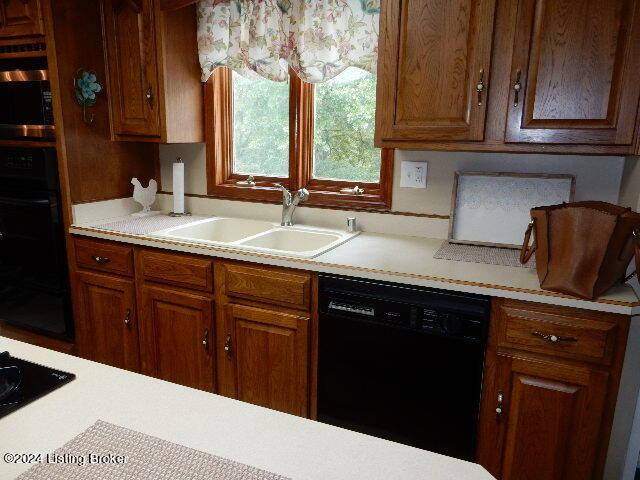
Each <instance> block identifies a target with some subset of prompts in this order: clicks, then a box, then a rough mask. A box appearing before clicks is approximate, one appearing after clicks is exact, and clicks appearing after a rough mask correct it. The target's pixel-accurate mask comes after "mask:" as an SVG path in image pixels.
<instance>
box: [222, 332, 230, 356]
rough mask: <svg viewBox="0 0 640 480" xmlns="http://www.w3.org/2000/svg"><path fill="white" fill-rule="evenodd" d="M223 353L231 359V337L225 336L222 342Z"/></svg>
mask: <svg viewBox="0 0 640 480" xmlns="http://www.w3.org/2000/svg"><path fill="white" fill-rule="evenodd" d="M224 351H225V353H226V354H227V356H228V357H231V335H227V338H226V340H225V341H224Z"/></svg>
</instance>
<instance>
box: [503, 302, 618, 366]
mask: <svg viewBox="0 0 640 480" xmlns="http://www.w3.org/2000/svg"><path fill="white" fill-rule="evenodd" d="M494 321H498V322H499V324H498V336H497V341H498V346H500V347H510V348H516V349H519V350H527V351H531V352H537V353H547V354H550V355H553V356H557V357H566V358H573V359H576V360H583V361H589V362H596V363H603V364H607V365H609V364H611V362H612V360H613V355H614V350H615V343H616V339H617V336H618V329H619V326H618V325H619V322H618V319H617V315H611V314H606V313H599V312H590V311H585V310H575V309H571V308H563V307H550V306H546V305H537V304H531V303H527V302H517V301H498V302H496V304H495V306H494Z"/></svg>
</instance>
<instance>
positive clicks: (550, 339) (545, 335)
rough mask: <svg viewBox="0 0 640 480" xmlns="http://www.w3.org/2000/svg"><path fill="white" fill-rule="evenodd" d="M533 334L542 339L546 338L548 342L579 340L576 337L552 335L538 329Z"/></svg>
mask: <svg viewBox="0 0 640 480" xmlns="http://www.w3.org/2000/svg"><path fill="white" fill-rule="evenodd" d="M531 335H533V336H534V337H538V338H541V339H543V340H546V341H547V342H551V343H559V342H577V341H578V339H577V338H574V337H561V336H559V335H552V334H550V333H542V332H538V331H536V330H534V331H533V332H531Z"/></svg>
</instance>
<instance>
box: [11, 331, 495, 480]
mask: <svg viewBox="0 0 640 480" xmlns="http://www.w3.org/2000/svg"><path fill="white" fill-rule="evenodd" d="M5 350H7V351H9V352H10V353H11V355H13V356H15V357H18V358H22V359H24V360H28V361H31V362H35V363H39V364H42V365H47V366H49V367H52V368H55V369H58V370H63V371H66V372H70V373H74V374H75V375H76V379H75V380H73V381H72V382H70V383H68V384H66V385H63V386H62V387H61V388H58V389H57V390H55V391H53V392H51V393H50V394H48V395H45V396H44V397H42V398H40V399H38V400H36V401H34V402H33V403H30V404H28V405H26V406H24V407H23V408H21V409H19V410H16V411H15V412H13V413H11V414H9V415H8V416H6V417H3V418H0V453H1V454H2V457H3V458H4V455H5V454H7V453H9V454H17V453H31V454H42V455H43V456H46V454H47V453H51V452H53V451H54V450H55V449H57V448H58V447H61V446H62V445H64V444H65V443H67V442H68V441H69V440H71V439H72V438H74V437H75V436H76V435H78V434H80V433H81V432H83V431H84V430H86V429H87V428H88V427H90V426H91V425H93V424H94V423H95V422H96V421H97V420H103V421H106V422H109V423H112V424H115V425H119V426H122V427H125V428H129V429H132V430H136V431H139V432H142V433H145V434H147V435H152V436H155V437H159V438H161V439H163V440H167V441H170V442H174V443H177V444H180V445H184V446H187V447H190V448H194V449H196V450H200V451H203V452H207V453H211V454H214V455H218V456H221V457H224V458H228V459H231V460H235V461H238V462H241V463H244V464H247V465H251V466H254V467H258V468H262V469H264V470H268V471H270V472H274V473H278V474H281V475H285V476H288V477H291V478H292V479H295V480H306V479H309V480H312V479H317V480H334V479H335V480H347V479H363V480H389V479H403V480H413V479H415V480H418V479H426V478H428V479H430V480H490V479H493V477H492V476H491V475H490V474H489V473H487V471H486V470H484V469H483V468H482V467H481V466H480V465H477V464H474V463H469V462H465V461H462V460H457V459H454V458H451V457H446V456H444V455H438V454H436V453H432V452H428V451H426V450H420V449H417V448H413V447H408V446H406V445H401V444H399V443H394V442H389V441H387V440H382V439H379V438H375V437H371V436H368V435H362V434H360V433H356V432H351V431H349V430H344V429H342V428H338V427H334V426H331V425H326V424H323V423H319V422H315V421H312V420H308V419H305V418H301V417H295V416H293V415H288V414H285V413H280V412H276V411H275V410H269V409H266V408H262V407H258V406H255V405H251V404H249V403H244V402H240V401H238V400H233V399H230V398H226V397H222V396H219V395H215V394H213V393H208V392H203V391H201V390H195V389H192V388H187V387H183V386H180V385H176V384H173V383H169V382H165V381H162V380H158V379H155V378H151V377H147V376H144V375H140V374H137V373H132V372H128V371H126V370H120V369H117V368H113V367H109V366H107V365H102V364H99V363H95V362H90V361H88V360H83V359H80V358H77V357H72V356H70V355H64V354H62V353H58V352H54V351H52V350H47V349H44V348H40V347H35V346H33V345H28V344H26V343H22V342H17V341H15V340H10V339H8V338H4V337H0V351H5ZM96 453H106V452H96ZM29 466H30V465H28V464H14V463H7V462H5V461H3V460H2V458H0V478H1V479H3V480H4V479H11V478H15V477H16V476H17V475H19V474H20V473H22V472H23V471H25V470H27V469H28V468H29ZM78 468H89V467H78Z"/></svg>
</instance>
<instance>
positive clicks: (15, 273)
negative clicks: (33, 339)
mask: <svg viewBox="0 0 640 480" xmlns="http://www.w3.org/2000/svg"><path fill="white" fill-rule="evenodd" d="M0 320H3V321H5V322H7V323H10V324H13V325H16V326H20V327H23V328H27V329H30V330H34V331H37V332H39V333H43V334H46V335H50V336H54V337H58V338H62V339H70V338H71V337H72V335H73V323H72V316H71V299H70V293H69V280H68V272H67V261H66V252H65V245H64V227H63V222H62V209H61V205H60V189H59V183H58V172H57V164H56V157H55V150H54V149H23V148H20V149H8V148H0Z"/></svg>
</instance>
